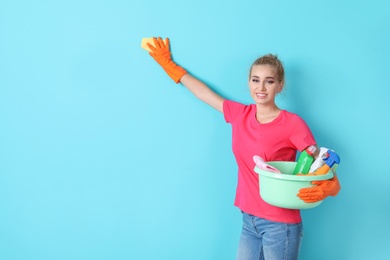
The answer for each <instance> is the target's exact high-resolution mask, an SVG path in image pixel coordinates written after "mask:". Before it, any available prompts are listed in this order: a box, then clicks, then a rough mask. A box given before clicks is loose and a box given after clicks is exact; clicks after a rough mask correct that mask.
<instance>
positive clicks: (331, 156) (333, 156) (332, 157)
mask: <svg viewBox="0 0 390 260" xmlns="http://www.w3.org/2000/svg"><path fill="white" fill-rule="evenodd" d="M326 155H327V157H326V158H325V159H324V161H325V164H326V165H328V166H329V167H330V168H332V167H333V165H334V164H340V157H339V156H338V155H337V153H335V152H334V151H332V150H328V151H327V152H326Z"/></svg>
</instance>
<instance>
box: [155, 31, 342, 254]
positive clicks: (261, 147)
mask: <svg viewBox="0 0 390 260" xmlns="http://www.w3.org/2000/svg"><path fill="white" fill-rule="evenodd" d="M153 41H154V46H153V45H152V44H148V47H149V49H150V50H151V52H150V55H151V56H152V57H153V58H154V59H155V60H156V61H157V62H158V63H159V64H160V65H161V66H162V68H163V69H164V70H165V71H166V73H167V74H168V75H169V76H170V77H171V78H172V79H173V80H174V81H175V82H176V83H179V82H181V83H182V84H183V85H184V86H185V87H186V88H188V89H189V90H190V91H191V92H192V93H193V94H194V95H195V96H196V97H197V98H199V99H200V100H202V101H204V102H206V103H207V104H209V105H210V106H212V107H213V108H215V109H216V110H218V111H219V112H221V113H223V115H224V117H225V120H226V122H228V123H230V124H231V125H232V129H233V131H232V133H233V141H232V144H233V152H234V156H235V158H236V161H237V164H238V184H237V191H236V198H235V206H237V207H238V208H240V210H241V211H242V214H243V228H242V233H241V238H240V243H239V248H238V253H237V259H266V260H270V259H277V260H280V259H297V258H298V252H299V247H300V243H301V238H302V228H303V227H302V219H301V216H300V212H299V210H292V209H284V208H279V207H275V206H272V205H270V204H268V203H266V202H265V201H263V200H262V198H261V197H260V195H259V182H258V175H257V174H256V173H254V171H253V168H254V166H255V163H254V162H253V156H254V155H259V156H261V157H262V158H263V159H264V160H265V161H295V158H296V152H297V150H299V151H303V150H304V149H306V148H307V147H309V146H311V145H316V142H315V139H314V137H313V134H312V133H311V131H310V129H309V127H308V126H307V125H306V123H305V122H304V121H303V120H302V119H301V118H300V117H299V116H298V115H296V114H293V113H290V112H288V111H286V110H282V109H280V108H279V107H278V106H277V105H276V103H275V97H276V95H277V94H278V93H280V92H281V91H282V90H283V86H284V69H283V66H282V63H281V62H280V61H279V59H278V58H277V57H276V56H274V55H271V54H269V55H265V56H263V57H261V58H259V59H257V60H256V61H255V62H254V63H253V65H252V66H251V69H250V74H249V91H250V94H251V96H252V98H253V100H254V104H251V105H244V104H240V103H238V102H234V101H231V100H227V99H224V98H223V97H221V96H220V95H218V94H217V93H215V92H214V91H212V90H211V89H210V88H209V87H208V86H206V85H205V84H204V83H203V82H201V81H200V80H198V79H196V78H195V77H193V76H191V75H190V74H189V73H187V71H186V70H185V69H183V68H182V67H180V66H178V65H177V64H175V63H174V62H173V61H172V59H171V54H170V50H169V39H166V40H165V41H163V40H162V39H161V38H160V37H159V38H153ZM317 150H318V149H317ZM317 184H318V185H317V186H315V187H314V188H308V189H302V190H301V192H300V194H299V196H300V197H301V198H302V199H303V200H305V201H308V202H314V201H318V200H322V199H324V198H325V197H327V196H329V195H332V196H335V195H336V194H337V193H338V191H339V190H340V186H339V183H338V180H337V177H334V178H333V179H331V180H327V181H321V182H317Z"/></svg>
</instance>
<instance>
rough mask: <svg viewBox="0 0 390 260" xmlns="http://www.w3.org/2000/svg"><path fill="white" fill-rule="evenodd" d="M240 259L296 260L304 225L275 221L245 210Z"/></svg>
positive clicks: (239, 247) (238, 257)
mask: <svg viewBox="0 0 390 260" xmlns="http://www.w3.org/2000/svg"><path fill="white" fill-rule="evenodd" d="M242 219H243V225H242V232H241V238H240V243H239V246H238V253H237V259H238V260H254V259H256V260H263V259H264V260H295V259H298V253H299V248H300V246H301V241H302V236H303V225H302V223H298V224H286V223H280V222H273V221H269V220H265V219H262V218H258V217H255V216H253V215H250V214H247V213H245V212H243V217H242Z"/></svg>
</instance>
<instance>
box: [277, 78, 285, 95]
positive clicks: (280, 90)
mask: <svg viewBox="0 0 390 260" xmlns="http://www.w3.org/2000/svg"><path fill="white" fill-rule="evenodd" d="M283 87H284V80H282V81H281V82H280V86H279V89H278V93H280V92H282V90H283Z"/></svg>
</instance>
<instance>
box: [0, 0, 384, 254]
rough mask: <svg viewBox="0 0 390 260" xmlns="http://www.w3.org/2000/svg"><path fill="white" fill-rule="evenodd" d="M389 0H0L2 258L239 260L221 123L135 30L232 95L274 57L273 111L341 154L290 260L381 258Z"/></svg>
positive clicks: (226, 129)
mask: <svg viewBox="0 0 390 260" xmlns="http://www.w3.org/2000/svg"><path fill="white" fill-rule="evenodd" d="M388 11H389V4H388V3H387V1H384V0H382V1H379V0H373V1H370V2H367V1H336V0H330V1H283V0H279V1H254V0H252V1H238V0H227V1H224V2H223V1H210V0H198V1H179V0H175V1H157V0H145V1H138V2H136V1H125V0H122V1H119V0H116V1H115V0H100V1H92V0H90V1H75V0H67V1H49V0H47V1H20V0H2V1H1V4H0V259H4V260H21V259H23V260H35V259H37V260H46V259H47V260H52V259H72V260H79V259H80V260H85V259H93V260H99V259H137V260H138V259H142V260H144V259H175V260H176V259H194V260H199V259H202V260H203V259H216V260H219V259H234V256H235V252H236V246H237V242H238V238H239V234H240V226H241V219H240V217H241V216H240V213H239V211H238V210H237V209H236V208H235V207H234V206H233V200H234V195H235V185H236V170H237V168H236V165H235V162H234V157H233V155H232V152H231V148H230V146H231V140H230V134H231V130H230V126H229V125H227V124H226V123H225V122H224V120H223V117H222V115H221V114H219V113H218V112H216V111H214V110H212V109H211V108H209V107H208V106H206V105H205V104H203V103H201V102H200V101H198V100H196V99H195V98H194V97H193V96H192V95H191V94H190V93H189V92H187V91H186V90H185V88H184V87H183V86H182V85H175V84H174V83H173V82H172V81H171V80H170V79H169V78H168V77H167V76H166V75H165V74H164V72H163V71H162V70H161V69H160V68H159V66H158V65H157V64H156V63H155V62H154V60H153V59H152V58H151V57H149V55H148V53H147V52H145V51H144V50H142V49H141V48H140V43H141V38H143V37H151V36H162V37H170V39H171V45H172V51H173V56H174V59H175V60H176V61H177V62H178V63H179V64H180V65H182V66H184V67H185V68H186V69H188V70H189V71H190V72H191V73H193V74H194V75H196V76H198V77H200V78H201V79H202V80H204V81H205V82H207V83H208V84H209V85H210V86H211V87H212V88H214V89H215V90H216V91H218V92H219V93H221V94H222V95H224V96H225V97H227V98H230V99H234V100H237V101H241V102H245V103H248V102H251V99H250V96H249V94H248V91H247V74H248V69H249V66H250V64H251V62H252V61H253V60H254V59H255V58H257V57H258V56H260V55H263V54H265V53H269V52H271V53H276V54H278V55H279V57H280V58H281V59H282V60H283V61H284V64H285V67H286V72H287V86H286V90H285V92H284V94H283V95H282V96H280V97H279V98H278V104H279V105H280V106H281V107H282V108H285V109H288V110H291V111H293V112H297V113H298V114H300V115H301V116H302V117H303V118H304V119H305V120H306V121H307V123H308V124H309V126H310V127H311V128H312V130H313V133H314V135H315V137H316V139H317V141H318V143H319V145H321V146H326V147H329V148H332V149H334V150H335V151H336V152H338V153H339V154H340V156H341V159H342V162H341V165H340V167H339V178H340V181H341V184H342V190H341V192H340V194H339V196H338V197H336V198H330V199H328V200H327V201H325V202H324V203H323V204H322V205H321V206H320V207H318V208H315V209H311V210H306V211H304V212H302V215H303V218H304V225H305V234H304V241H303V245H302V250H301V259H309V260H310V259H316V260H320V259H326V260H328V259H353V260H355V259H384V258H385V257H387V256H388V253H387V251H388V250H387V247H388V245H389V243H390V240H389V236H388V234H389V233H390V227H389V225H388V221H389V219H390V207H389V205H390V204H389V203H390V195H389V187H390V186H389V184H390V173H389V170H388V167H386V163H387V162H388V147H389V138H388V133H389V131H390V127H389V115H388V111H387V110H388V108H389V102H388V100H389V97H390V86H389V83H388V82H389V79H388V75H389V69H390V66H389V59H390V51H389V47H388V46H390V36H389V24H390V18H389V15H388Z"/></svg>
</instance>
